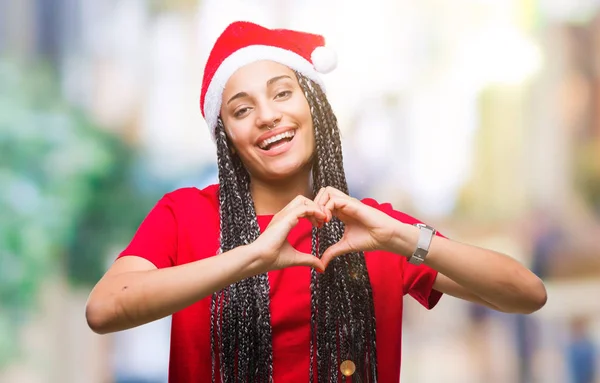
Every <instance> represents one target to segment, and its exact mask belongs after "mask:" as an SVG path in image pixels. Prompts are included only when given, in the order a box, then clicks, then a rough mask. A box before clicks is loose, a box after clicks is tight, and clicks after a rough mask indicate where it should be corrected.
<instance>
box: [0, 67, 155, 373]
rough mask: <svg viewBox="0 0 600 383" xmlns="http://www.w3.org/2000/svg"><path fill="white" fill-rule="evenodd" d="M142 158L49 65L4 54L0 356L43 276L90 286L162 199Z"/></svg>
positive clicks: (9, 350)
mask: <svg viewBox="0 0 600 383" xmlns="http://www.w3.org/2000/svg"><path fill="white" fill-rule="evenodd" d="M135 160H136V153H135V151H134V150H133V148H130V147H128V146H127V145H126V144H125V143H124V142H123V141H122V140H120V139H119V138H118V137H115V136H113V135H112V134H110V133H108V132H106V131H103V130H101V129H98V126H96V125H94V124H93V123H92V122H91V121H90V119H89V118H87V117H86V115H85V114H84V113H83V112H82V111H80V110H77V109H76V108H74V107H72V106H70V105H68V104H67V103H66V102H65V100H64V99H62V98H61V96H60V89H59V84H58V81H57V76H56V75H55V73H54V71H53V70H52V69H51V68H50V67H44V66H41V65H39V64H38V65H36V66H31V65H26V64H23V63H19V62H14V61H10V60H0V190H1V193H0V366H2V365H3V364H4V363H6V362H8V360H9V359H10V358H11V357H14V356H16V355H17V351H18V350H17V349H16V348H17V345H18V342H17V337H18V329H19V326H20V325H21V324H22V323H23V322H24V321H25V320H26V319H27V314H28V312H30V310H31V309H32V308H33V307H34V305H35V302H36V297H37V295H38V293H39V290H40V287H41V286H42V283H43V281H44V279H45V278H46V277H49V276H52V275H58V274H60V275H67V276H68V279H69V281H70V282H71V283H72V285H74V286H87V287H89V286H92V285H93V284H94V283H95V282H97V281H98V279H99V278H100V277H101V276H102V274H103V272H104V270H105V267H106V265H107V262H110V260H111V259H110V257H111V256H114V255H115V247H118V246H123V245H124V244H126V243H127V241H128V240H129V239H130V237H131V234H132V232H133V231H134V230H135V228H136V227H137V225H138V224H139V223H140V222H141V220H142V219H143V217H144V216H145V214H146V213H147V212H148V210H149V207H150V206H151V205H152V203H153V202H154V201H156V195H155V194H154V193H152V192H149V191H143V190H140V188H139V187H137V186H136V184H135V183H134V182H135V180H136V179H138V180H139V177H140V176H139V174H140V172H143V169H142V168H141V167H139V166H136V162H135ZM134 171H135V174H136V177H137V178H136V177H133V176H132V174H133V173H134ZM138 183H139V182H138Z"/></svg>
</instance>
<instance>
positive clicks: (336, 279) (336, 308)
mask: <svg viewBox="0 0 600 383" xmlns="http://www.w3.org/2000/svg"><path fill="white" fill-rule="evenodd" d="M296 77H297V79H298V83H299V84H300V87H301V88H302V90H303V92H304V95H305V97H306V99H307V101H308V104H309V106H310V111H311V114H312V120H313V125H314V134H315V155H314V156H313V161H314V163H313V167H312V174H313V191H314V192H315V193H316V192H317V191H318V190H319V189H320V188H321V187H324V186H333V187H335V188H337V189H339V190H341V191H343V192H345V193H348V185H347V182H346V176H345V173H344V168H343V157H342V147H341V140H340V133H339V129H338V126H337V119H336V117H335V115H334V113H333V111H332V109H331V106H330V104H329V102H328V100H327V98H326V96H325V93H324V92H323V90H322V89H321V87H320V86H319V85H318V84H316V83H315V82H314V81H312V80H310V79H308V78H306V77H304V76H303V75H301V74H299V73H296ZM215 134H216V144H217V161H218V169H219V202H220V218H221V238H220V241H221V242H220V244H221V248H220V251H221V252H226V251H229V250H231V249H233V248H235V247H238V246H241V245H246V244H250V243H252V242H253V241H254V240H256V238H258V236H259V235H260V229H259V226H258V221H257V218H256V211H255V210H254V202H253V200H252V196H251V195H250V187H249V185H250V177H249V175H248V172H247V171H246V169H245V168H244V165H243V164H242V161H241V159H240V158H239V156H238V155H236V154H232V153H231V150H230V148H229V144H228V139H227V136H226V134H225V129H224V127H223V122H222V120H221V119H220V118H219V119H218V122H217V127H216V133H215ZM343 233H344V224H343V223H342V222H341V221H340V220H338V219H337V218H334V219H333V220H331V221H330V222H328V223H326V224H325V225H324V226H323V227H322V228H321V229H316V228H313V231H312V254H313V255H315V256H320V254H322V253H323V252H324V251H325V250H326V249H327V248H328V247H329V246H331V245H333V244H334V243H336V242H338V241H339V240H340V239H341V237H342V235H343ZM310 291H311V321H310V328H311V338H310V339H311V340H310V371H307V375H308V376H307V378H308V381H309V382H312V381H313V376H314V375H313V365H314V362H315V358H316V366H317V371H318V382H319V383H326V382H336V383H337V382H338V379H339V377H341V372H340V364H341V363H342V362H343V361H344V360H347V359H348V360H351V361H352V362H354V363H355V365H356V372H355V373H354V374H353V375H352V378H353V381H355V382H376V381H377V353H376V341H375V312H374V306H373V296H372V291H371V283H370V281H369V275H368V273H367V268H366V263H365V257H364V254H363V253H362V252H358V253H351V254H346V255H343V256H341V257H338V258H336V259H335V260H333V261H332V262H331V263H330V264H329V266H328V267H327V270H326V271H325V273H322V274H318V273H317V272H316V271H315V270H311V282H310ZM271 335H272V334H271V315H270V312H269V280H268V278H267V274H266V273H265V274H261V275H257V276H254V277H251V278H247V279H244V280H242V281H239V282H236V283H234V284H232V285H230V286H228V287H226V288H224V289H223V290H221V291H219V292H216V293H214V294H213V296H212V303H211V349H212V381H213V382H214V381H215V374H216V373H217V371H215V369H216V363H217V358H218V361H219V363H220V366H221V371H220V373H221V374H222V375H221V376H222V380H223V382H224V383H229V382H253V383H254V382H269V383H270V382H272V380H273V349H272V336H271Z"/></svg>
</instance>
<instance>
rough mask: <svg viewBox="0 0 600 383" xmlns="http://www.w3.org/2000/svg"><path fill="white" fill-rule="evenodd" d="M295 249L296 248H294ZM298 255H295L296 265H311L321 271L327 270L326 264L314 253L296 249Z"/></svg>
mask: <svg viewBox="0 0 600 383" xmlns="http://www.w3.org/2000/svg"><path fill="white" fill-rule="evenodd" d="M294 250H295V249H294ZM295 253H296V255H295V257H294V265H295V266H309V267H312V268H313V269H316V270H317V271H319V272H321V273H322V272H324V271H325V265H324V264H323V262H322V261H321V260H320V259H319V258H317V257H315V256H314V255H312V254H307V253H303V252H300V251H297V250H296V251H295Z"/></svg>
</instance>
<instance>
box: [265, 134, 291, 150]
mask: <svg viewBox="0 0 600 383" xmlns="http://www.w3.org/2000/svg"><path fill="white" fill-rule="evenodd" d="M295 135H296V130H288V131H287V132H283V133H279V134H277V135H275V136H273V137H269V138H267V139H266V140H263V141H261V142H260V143H259V144H258V147H259V148H261V149H262V150H265V151H270V150H273V149H276V148H278V147H280V146H282V145H285V144H286V143H288V142H290V141H292V139H293V138H294V136H295Z"/></svg>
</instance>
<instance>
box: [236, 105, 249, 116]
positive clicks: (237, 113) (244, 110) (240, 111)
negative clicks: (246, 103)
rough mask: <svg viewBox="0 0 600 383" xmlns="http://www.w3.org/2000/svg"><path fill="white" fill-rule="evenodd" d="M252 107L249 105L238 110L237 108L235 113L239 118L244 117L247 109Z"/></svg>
mask: <svg viewBox="0 0 600 383" xmlns="http://www.w3.org/2000/svg"><path fill="white" fill-rule="evenodd" d="M249 110H250V108H249V107H244V108H240V109H238V110H236V111H235V112H234V113H233V115H234V116H235V117H237V118H240V117H242V116H243V115H244V114H245V113H246V112H247V111H249Z"/></svg>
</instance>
